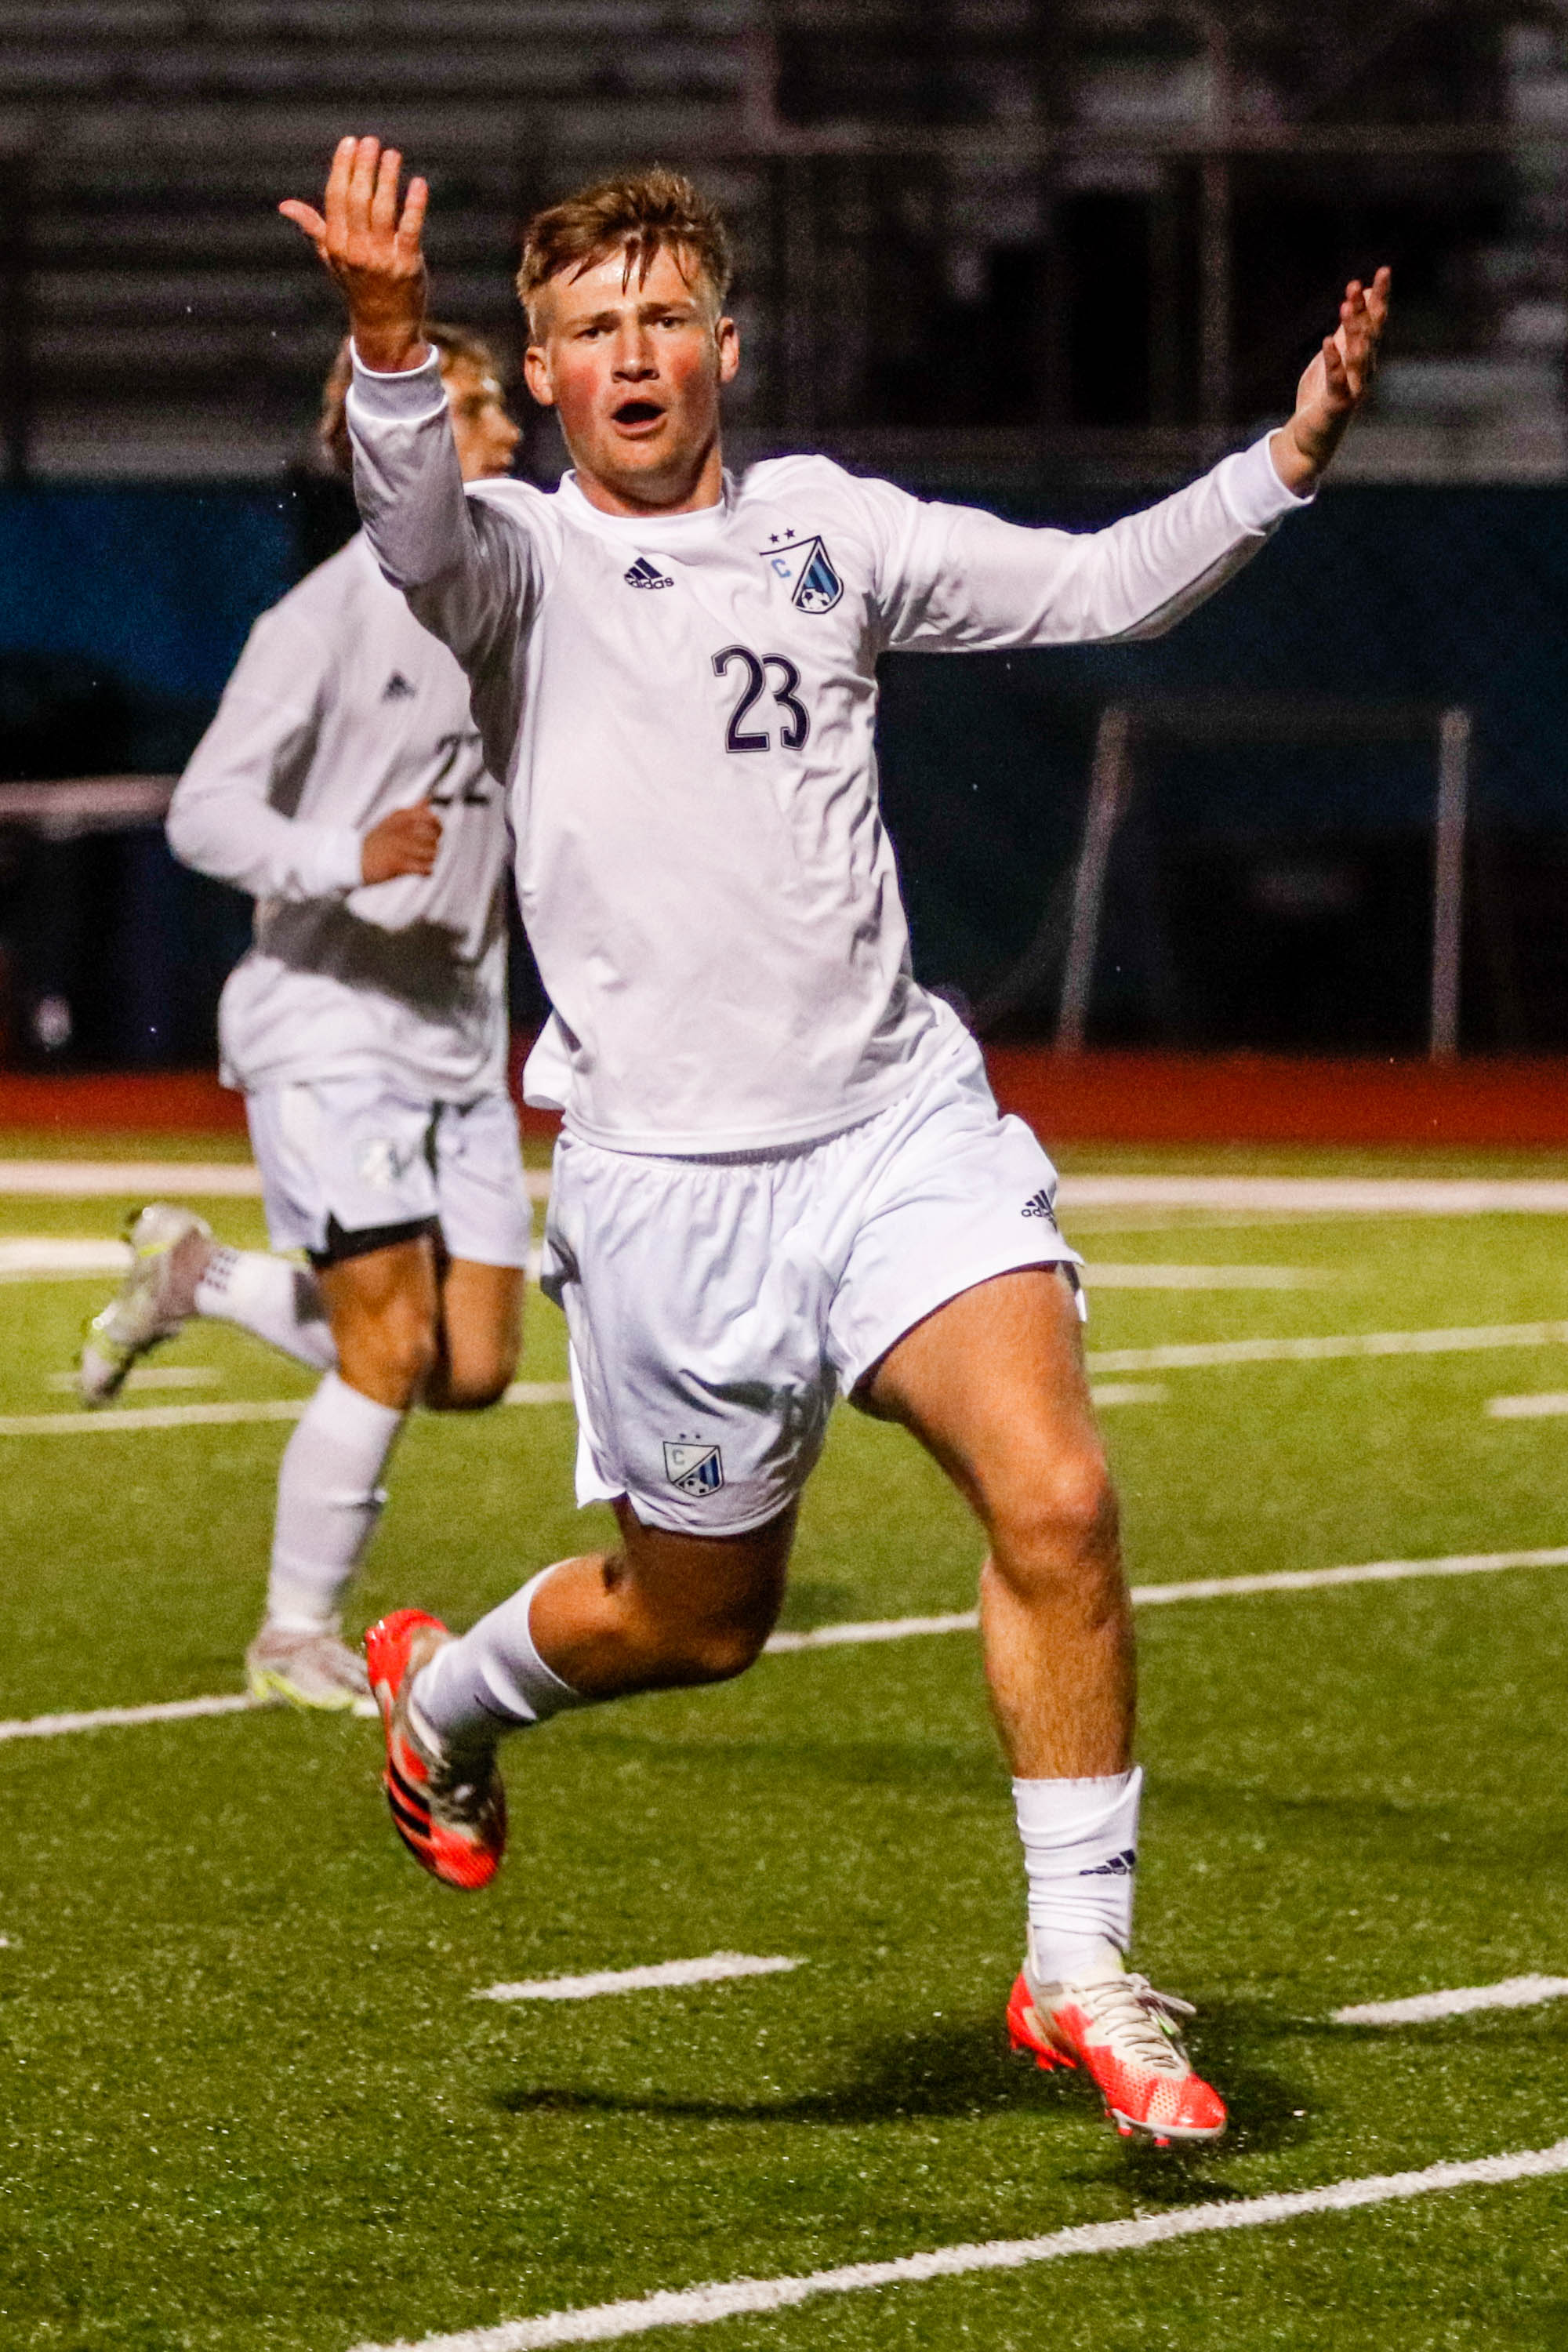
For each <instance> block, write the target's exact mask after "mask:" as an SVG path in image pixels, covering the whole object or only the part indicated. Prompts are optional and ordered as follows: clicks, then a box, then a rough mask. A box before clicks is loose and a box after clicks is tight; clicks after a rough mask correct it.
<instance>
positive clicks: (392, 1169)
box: [354, 1135, 414, 1192]
mask: <svg viewBox="0 0 1568 2352" xmlns="http://www.w3.org/2000/svg"><path fill="white" fill-rule="evenodd" d="M413 1161H414V1152H413V1150H411V1149H410V1148H409V1147H407V1146H399V1145H397V1144H395V1142H394V1141H393V1140H392V1139H391V1137H390V1136H386V1135H378V1136H376V1137H375V1138H374V1139H373V1140H372V1141H370V1142H369V1143H362V1144H361V1145H360V1148H359V1150H358V1152H357V1154H356V1155H355V1159H354V1174H355V1175H356V1176H357V1177H358V1178H359V1180H360V1182H361V1183H362V1184H368V1185H369V1186H370V1187H371V1189H372V1190H373V1191H374V1192H391V1190H392V1188H393V1186H394V1185H395V1183H397V1182H398V1181H399V1179H400V1178H401V1177H402V1176H403V1174H404V1171H405V1170H406V1169H408V1168H410V1167H411V1166H412V1165H413Z"/></svg>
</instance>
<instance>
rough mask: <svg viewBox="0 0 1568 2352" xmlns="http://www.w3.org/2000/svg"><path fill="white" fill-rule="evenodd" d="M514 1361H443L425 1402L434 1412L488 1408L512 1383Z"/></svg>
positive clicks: (486, 1409) (498, 1399) (471, 1410)
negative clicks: (502, 1362) (498, 1362)
mask: <svg viewBox="0 0 1568 2352" xmlns="http://www.w3.org/2000/svg"><path fill="white" fill-rule="evenodd" d="M514 1369H515V1367H514V1366H513V1365H511V1364H504V1365H484V1366H475V1365H469V1364H464V1365H452V1364H443V1365H441V1366H440V1367H439V1368H438V1369H437V1371H436V1372H435V1373H434V1374H433V1375H432V1377H431V1379H430V1381H429V1384H428V1386H427V1388H426V1395H425V1402H426V1404H427V1405H428V1406H429V1408H430V1410H431V1412H488V1411H489V1408H490V1406H491V1405H493V1404H500V1401H501V1399H502V1397H504V1396H505V1394H506V1392H507V1391H508V1389H509V1388H510V1386H511V1376H512V1372H513V1370H514Z"/></svg>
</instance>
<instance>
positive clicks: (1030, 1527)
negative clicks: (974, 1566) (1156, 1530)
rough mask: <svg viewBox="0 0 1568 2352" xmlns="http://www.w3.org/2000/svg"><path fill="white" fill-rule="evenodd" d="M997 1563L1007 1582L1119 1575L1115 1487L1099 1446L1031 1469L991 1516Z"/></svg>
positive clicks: (999, 1499) (998, 1499)
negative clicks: (1075, 1574)
mask: <svg viewBox="0 0 1568 2352" xmlns="http://www.w3.org/2000/svg"><path fill="white" fill-rule="evenodd" d="M990 1517H991V1525H992V1533H993V1538H994V1549H995V1556H996V1563H997V1567H998V1570H999V1571H1000V1572H1001V1573H1002V1574H1003V1575H1004V1576H1005V1578H1006V1579H1007V1580H1008V1582H1010V1583H1015V1584H1018V1585H1020V1586H1028V1585H1031V1584H1032V1583H1033V1582H1034V1581H1035V1580H1037V1578H1038V1577H1041V1576H1045V1577H1047V1578H1049V1579H1050V1580H1052V1581H1055V1580H1058V1579H1059V1577H1060V1576H1061V1575H1062V1573H1063V1571H1064V1570H1074V1571H1075V1572H1078V1573H1081V1574H1085V1575H1088V1576H1090V1577H1093V1576H1098V1575H1100V1574H1102V1573H1105V1572H1113V1573H1114V1572H1119V1570H1118V1553H1117V1538H1118V1511H1117V1502H1116V1489H1115V1487H1114V1486H1112V1484H1111V1481H1110V1470H1109V1469H1108V1467H1107V1466H1106V1462H1105V1457H1104V1455H1103V1454H1101V1453H1100V1450H1099V1448H1098V1447H1097V1446H1085V1447H1083V1448H1081V1449H1079V1450H1078V1451H1075V1452H1073V1453H1071V1454H1059V1455H1057V1456H1056V1457H1054V1458H1053V1459H1052V1460H1051V1461H1050V1462H1049V1463H1048V1464H1046V1465H1038V1466H1037V1467H1035V1468H1034V1470H1033V1471H1032V1472H1031V1471H1029V1470H1028V1469H1027V1468H1026V1469H1025V1470H1024V1472H1023V1474H1022V1475H1019V1476H1018V1477H1017V1478H1016V1479H1015V1480H1014V1481H1012V1482H1011V1483H1010V1485H1009V1487H1008V1489H1007V1491H1006V1493H1005V1494H1004V1495H1002V1496H996V1497H994V1498H993V1505H992V1509H991V1513H990Z"/></svg>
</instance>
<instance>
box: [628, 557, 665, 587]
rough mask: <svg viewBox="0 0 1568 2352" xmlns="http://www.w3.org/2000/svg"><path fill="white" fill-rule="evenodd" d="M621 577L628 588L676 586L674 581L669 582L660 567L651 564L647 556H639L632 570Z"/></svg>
mask: <svg viewBox="0 0 1568 2352" xmlns="http://www.w3.org/2000/svg"><path fill="white" fill-rule="evenodd" d="M621 577H622V579H623V580H624V581H625V582H626V585H627V587H628V588H673V587H674V585H675V583H674V581H673V580H667V579H666V577H665V575H664V573H663V572H661V571H660V570H659V568H658V565H657V564H656V563H650V562H648V560H647V556H646V555H639V556H638V558H637V562H635V563H634V564H633V565H632V567H631V570H630V571H629V572H622V574H621Z"/></svg>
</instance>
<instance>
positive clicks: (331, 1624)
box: [267, 1372, 405, 1633]
mask: <svg viewBox="0 0 1568 2352" xmlns="http://www.w3.org/2000/svg"><path fill="white" fill-rule="evenodd" d="M404 1420H405V1415H404V1414H403V1413H402V1412H399V1411H398V1410H397V1408H396V1407H395V1405H388V1404H377V1403H376V1402H375V1401H374V1398H372V1397H367V1396H362V1395H361V1393H360V1391H359V1390H358V1389H351V1388H350V1386H349V1384H348V1382H347V1381H344V1380H340V1379H339V1377H338V1375H337V1373H336V1372H329V1373H328V1374H327V1377H326V1379H325V1380H324V1381H322V1382H321V1387H320V1388H319V1389H318V1390H317V1391H316V1393H315V1395H314V1396H313V1397H312V1398H311V1399H310V1403H309V1404H308V1405H307V1406H306V1407H305V1414H304V1418H303V1420H302V1421H301V1422H300V1426H299V1428H298V1429H297V1430H296V1431H295V1432H294V1434H293V1436H292V1437H291V1438H290V1439H289V1443H288V1445H287V1446H286V1448H285V1449H284V1454H283V1466H282V1468H281V1469H280V1470H279V1474H278V1517H277V1521H276V1523H275V1526H274V1529H273V1536H272V1574H271V1578H270V1580H268V1587H267V1615H268V1621H269V1622H271V1623H272V1624H275V1625H284V1626H289V1627H292V1628H294V1629H296V1630H298V1631H299V1632H300V1633H304V1632H313V1633H321V1632H324V1631H327V1630H329V1629H335V1627H336V1625H337V1622H338V1602H339V1601H340V1600H341V1599H342V1591H343V1588H344V1586H345V1585H346V1584H347V1583H348V1580H349V1579H350V1577H351V1576H353V1572H354V1570H355V1568H356V1567H357V1566H358V1565H359V1559H360V1555H361V1553H362V1552H363V1550H364V1548H365V1546H366V1544H368V1543H369V1541H370V1539H371V1537H372V1536H373V1535H374V1532H375V1523H376V1521H377V1519H379V1518H380V1517H381V1507H382V1505H383V1504H384V1502H385V1500H386V1496H384V1494H383V1493H382V1491H381V1488H380V1486H378V1485H377V1483H376V1482H377V1480H378V1479H379V1478H380V1476H381V1473H382V1471H383V1469H384V1467H385V1464H386V1457H387V1455H388V1454H390V1453H391V1451H392V1448H393V1444H394V1441H395V1438H396V1436H397V1433H398V1431H399V1430H400V1429H401V1428H402V1426H403V1423H404Z"/></svg>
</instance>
